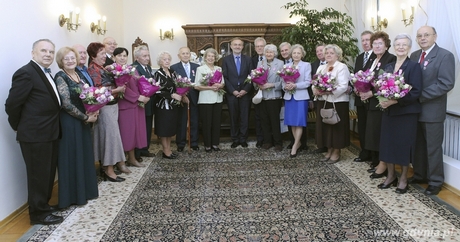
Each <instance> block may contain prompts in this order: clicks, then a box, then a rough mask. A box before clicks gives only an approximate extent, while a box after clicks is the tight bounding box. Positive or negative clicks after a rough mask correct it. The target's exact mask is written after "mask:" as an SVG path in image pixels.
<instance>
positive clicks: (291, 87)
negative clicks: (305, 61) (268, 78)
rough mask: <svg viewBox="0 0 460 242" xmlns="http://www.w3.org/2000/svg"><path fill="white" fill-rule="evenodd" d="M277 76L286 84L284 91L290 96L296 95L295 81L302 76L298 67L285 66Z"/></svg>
mask: <svg viewBox="0 0 460 242" xmlns="http://www.w3.org/2000/svg"><path fill="white" fill-rule="evenodd" d="M276 74H277V75H278V76H280V77H281V78H282V79H283V81H284V83H286V86H285V87H284V89H285V90H287V91H288V92H289V93H290V94H294V93H295V88H296V85H295V81H296V80H297V78H299V76H300V73H299V69H298V67H297V66H295V67H294V66H286V65H284V66H283V69H281V70H279V71H277V72H276Z"/></svg>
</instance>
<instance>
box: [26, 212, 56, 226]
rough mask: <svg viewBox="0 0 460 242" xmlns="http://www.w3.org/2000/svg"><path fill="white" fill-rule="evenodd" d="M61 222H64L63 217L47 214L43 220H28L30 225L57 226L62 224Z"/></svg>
mask: <svg viewBox="0 0 460 242" xmlns="http://www.w3.org/2000/svg"><path fill="white" fill-rule="evenodd" d="M62 221H64V218H63V217H61V216H56V215H53V214H49V215H48V216H46V217H45V218H43V219H37V220H35V219H34V220H32V219H30V224H32V225H34V224H43V225H50V224H59V223H62Z"/></svg>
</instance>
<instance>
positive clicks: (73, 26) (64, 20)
mask: <svg viewBox="0 0 460 242" xmlns="http://www.w3.org/2000/svg"><path fill="white" fill-rule="evenodd" d="M72 15H73V11H70V12H69V17H68V18H66V17H65V16H64V14H61V15H59V26H61V27H63V26H64V24H67V29H68V30H69V31H70V30H73V31H77V29H78V26H80V23H79V17H80V8H75V23H73V22H72Z"/></svg>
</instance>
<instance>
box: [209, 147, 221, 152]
mask: <svg viewBox="0 0 460 242" xmlns="http://www.w3.org/2000/svg"><path fill="white" fill-rule="evenodd" d="M211 149H212V150H213V151H220V149H219V147H217V146H213V147H211Z"/></svg>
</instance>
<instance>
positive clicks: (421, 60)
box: [419, 51, 426, 64]
mask: <svg viewBox="0 0 460 242" xmlns="http://www.w3.org/2000/svg"><path fill="white" fill-rule="evenodd" d="M425 55H426V52H425V51H423V52H422V57H420V62H419V63H420V64H422V63H423V61H424V60H425Z"/></svg>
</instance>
